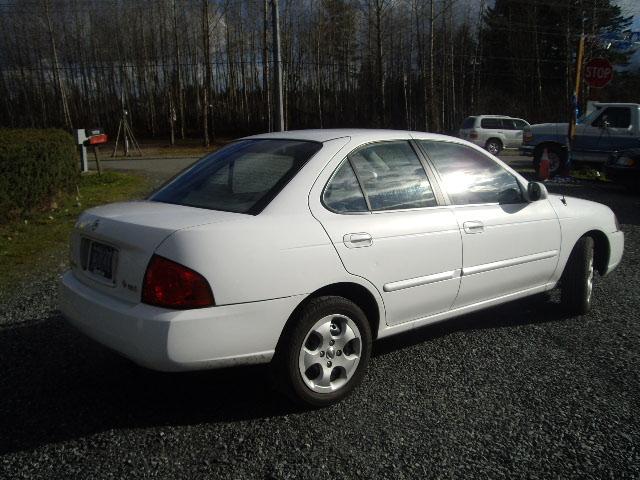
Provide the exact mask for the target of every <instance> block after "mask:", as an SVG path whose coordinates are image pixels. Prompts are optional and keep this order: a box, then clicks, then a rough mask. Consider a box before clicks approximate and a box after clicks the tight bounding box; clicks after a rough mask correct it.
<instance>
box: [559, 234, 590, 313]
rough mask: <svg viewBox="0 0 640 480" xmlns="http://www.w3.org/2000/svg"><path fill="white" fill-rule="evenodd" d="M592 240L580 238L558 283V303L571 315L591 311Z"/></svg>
mask: <svg viewBox="0 0 640 480" xmlns="http://www.w3.org/2000/svg"><path fill="white" fill-rule="evenodd" d="M593 245H594V244H593V238H591V237H582V238H581V239H580V240H578V242H577V243H576V245H575V247H573V250H572V252H571V255H570V256H569V260H568V261H567V265H566V267H565V268H564V272H563V274H562V279H561V283H560V302H561V303H562V306H563V307H564V308H565V309H566V310H567V312H569V313H570V314H572V315H584V314H586V313H588V312H589V310H591V296H592V293H593V276H594V267H593Z"/></svg>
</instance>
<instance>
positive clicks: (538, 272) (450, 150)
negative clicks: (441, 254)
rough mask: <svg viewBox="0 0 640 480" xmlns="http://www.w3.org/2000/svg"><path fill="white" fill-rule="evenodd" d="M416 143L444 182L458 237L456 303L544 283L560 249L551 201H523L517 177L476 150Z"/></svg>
mask: <svg viewBox="0 0 640 480" xmlns="http://www.w3.org/2000/svg"><path fill="white" fill-rule="evenodd" d="M418 143H419V144H420V146H421V147H422V148H424V150H425V152H426V153H427V155H428V158H429V160H430V162H432V164H433V166H434V168H435V170H436V172H437V174H438V176H439V178H440V180H441V182H442V184H443V189H444V190H445V192H446V194H447V197H448V200H449V202H450V203H451V209H452V211H453V212H454V213H455V216H456V219H457V222H458V226H459V228H460V234H461V236H462V251H463V257H462V280H461V284H460V292H459V294H458V296H457V298H456V301H455V304H454V308H457V307H463V306H467V305H472V304H476V303H479V302H482V301H484V300H488V299H492V298H497V297H501V296H504V295H508V294H510V293H515V292H520V291H524V290H527V289H531V288H535V287H539V286H541V285H545V284H546V283H547V282H548V281H549V279H550V278H551V276H552V274H553V272H554V271H555V268H556V264H557V262H558V254H559V249H560V224H559V221H558V218H557V216H556V214H555V211H554V210H553V208H552V207H551V204H550V203H549V201H547V200H546V199H545V200H540V201H536V202H527V201H525V200H524V197H523V194H522V187H521V185H520V183H519V182H518V181H517V179H516V177H515V176H514V175H513V174H512V173H511V172H510V171H508V170H507V169H505V168H504V167H503V166H502V165H501V164H499V163H498V162H496V161H494V160H493V159H492V158H490V157H488V156H487V155H486V154H484V153H483V152H481V151H478V150H477V149H474V148H472V147H469V146H466V145H461V144H456V143H449V142H440V141H419V142H418Z"/></svg>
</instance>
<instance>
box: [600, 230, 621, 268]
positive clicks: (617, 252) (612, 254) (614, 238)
mask: <svg viewBox="0 0 640 480" xmlns="http://www.w3.org/2000/svg"><path fill="white" fill-rule="evenodd" d="M607 237H608V239H609V265H607V271H606V272H604V275H608V274H609V273H611V272H612V271H613V270H614V269H615V268H616V267H617V266H618V265H619V264H620V261H621V260H622V253H623V252H624V233H623V232H621V231H617V232H613V233H609V234H608V235H607Z"/></svg>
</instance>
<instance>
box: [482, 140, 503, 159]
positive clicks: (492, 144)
mask: <svg viewBox="0 0 640 480" xmlns="http://www.w3.org/2000/svg"><path fill="white" fill-rule="evenodd" d="M484 149H485V150H486V151H487V152H489V153H491V154H492V155H498V154H499V153H500V152H501V151H502V142H501V141H500V140H498V139H496V138H490V139H489V140H487V143H485V145H484Z"/></svg>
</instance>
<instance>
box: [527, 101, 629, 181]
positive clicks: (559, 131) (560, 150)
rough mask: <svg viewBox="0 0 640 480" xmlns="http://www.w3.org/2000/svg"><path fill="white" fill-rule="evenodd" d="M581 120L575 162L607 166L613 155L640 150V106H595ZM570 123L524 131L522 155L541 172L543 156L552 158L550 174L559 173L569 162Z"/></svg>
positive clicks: (599, 104)
mask: <svg viewBox="0 0 640 480" xmlns="http://www.w3.org/2000/svg"><path fill="white" fill-rule="evenodd" d="M592 106H593V110H591V111H590V112H588V113H587V114H586V115H584V116H582V117H580V118H579V119H578V124H577V125H576V136H575V140H574V144H573V150H572V152H571V160H572V161H573V162H575V161H578V162H589V163H598V164H603V165H604V164H606V163H607V161H608V159H609V157H610V156H611V154H612V153H614V152H618V151H621V150H629V149H634V148H640V104H637V103H593V104H592ZM568 127H569V124H567V123H542V124H537V125H530V126H528V127H525V128H524V131H523V134H522V146H521V147H520V153H521V154H522V155H527V156H532V157H533V165H534V167H535V168H536V170H537V169H538V166H539V165H540V158H541V157H542V152H543V151H544V149H547V152H548V154H549V163H550V165H549V170H550V173H551V174H552V175H554V174H556V173H558V171H559V170H560V169H561V168H562V166H563V164H564V162H566V159H567V151H568V148H567V145H568V140H567V129H568Z"/></svg>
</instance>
